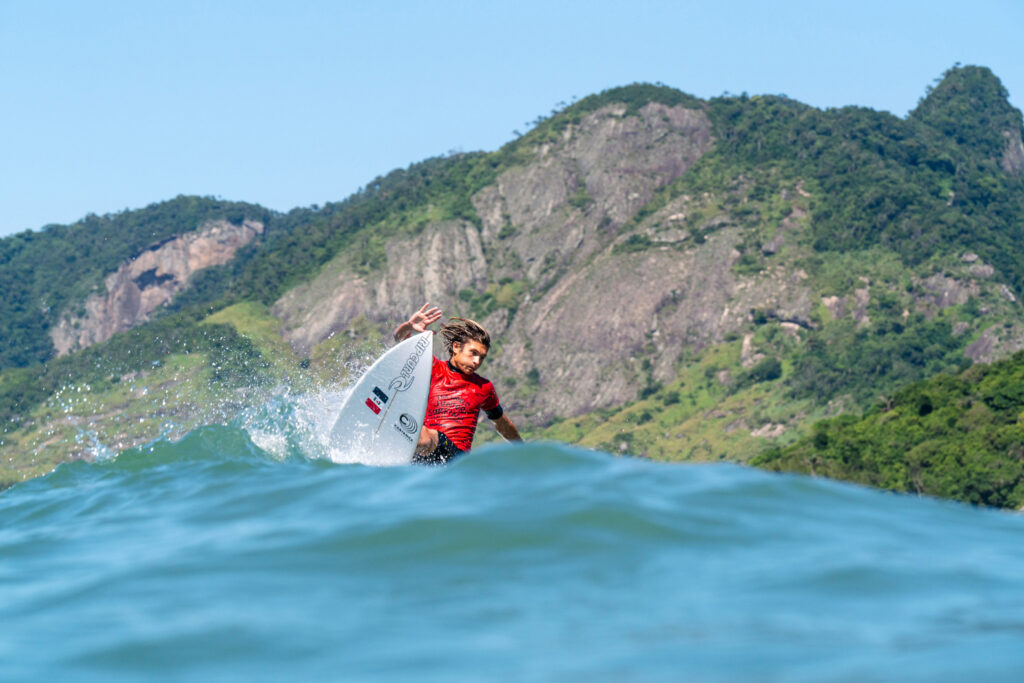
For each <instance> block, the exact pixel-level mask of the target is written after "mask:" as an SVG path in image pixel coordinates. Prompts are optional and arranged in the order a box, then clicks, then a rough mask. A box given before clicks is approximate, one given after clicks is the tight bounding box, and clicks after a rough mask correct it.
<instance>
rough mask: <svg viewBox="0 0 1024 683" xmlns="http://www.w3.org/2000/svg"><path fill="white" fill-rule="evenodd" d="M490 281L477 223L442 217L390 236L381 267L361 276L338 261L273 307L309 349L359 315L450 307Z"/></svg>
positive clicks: (393, 315)
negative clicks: (418, 230)
mask: <svg viewBox="0 0 1024 683" xmlns="http://www.w3.org/2000/svg"><path fill="white" fill-rule="evenodd" d="M486 283H487V261H486V259H485V258H484V254H483V248H482V245H481V242H480V233H479V231H478V230H477V228H476V226H474V225H473V224H472V223H469V222H466V221H443V222H440V223H434V224H431V225H430V226H428V227H427V228H426V229H424V230H423V232H421V233H420V234H419V235H417V236H415V237H406V238H396V239H395V240H393V241H391V242H390V243H389V244H388V246H387V265H386V267H385V268H384V269H383V270H382V271H381V272H379V273H377V274H374V275H372V276H360V275H356V274H355V273H354V272H352V271H351V270H350V269H348V268H346V267H344V266H342V265H340V263H339V262H334V263H332V264H329V265H328V266H327V267H326V268H325V269H324V270H323V271H321V273H320V275H319V276H318V277H316V278H315V279H314V280H312V281H311V282H309V283H306V284H303V285H300V286H299V287H297V288H295V289H293V290H291V291H289V292H287V293H286V294H285V295H284V296H283V297H281V299H280V300H278V301H277V302H276V303H275V304H274V307H273V309H272V311H273V313H274V315H276V316H277V317H278V318H280V319H281V320H282V322H283V323H284V327H283V336H284V338H285V339H286V340H287V341H288V342H289V343H290V344H291V345H292V347H293V348H294V349H295V350H296V351H297V352H298V353H300V354H303V355H305V354H308V353H309V351H310V349H311V348H312V347H313V346H314V345H315V344H317V343H318V342H320V341H322V340H324V339H326V338H328V337H330V336H331V335H332V334H334V333H335V332H339V331H341V330H344V329H345V328H346V327H348V325H349V323H350V322H351V321H352V320H353V319H355V318H356V317H358V316H361V315H362V316H366V317H367V318H368V319H370V320H372V321H375V322H381V323H388V322H391V321H395V322H397V321H398V320H399V319H405V318H406V317H408V315H409V313H410V312H412V311H414V310H416V309H417V308H419V307H420V306H421V305H423V302H424V301H430V302H433V303H435V304H437V305H440V306H443V307H445V308H447V309H448V310H451V308H452V306H453V304H454V303H455V302H456V301H458V295H459V292H460V291H462V290H465V289H469V290H472V291H478V290H482V289H483V288H484V287H485V286H486Z"/></svg>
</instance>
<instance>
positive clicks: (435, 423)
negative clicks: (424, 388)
mask: <svg viewBox="0 0 1024 683" xmlns="http://www.w3.org/2000/svg"><path fill="white" fill-rule="evenodd" d="M481 410H485V411H487V413H488V415H490V416H492V417H493V419H497V418H498V417H501V412H500V411H501V408H500V407H499V403H498V394H497V392H495V391H494V385H493V384H491V381H490V380H488V379H484V378H483V377H481V376H480V375H478V374H476V373H475V372H474V373H473V374H472V375H463V374H462V373H461V372H459V371H458V370H455V369H454V368H453V367H452V366H451V365H449V364H448V363H446V362H445V361H443V360H439V359H438V358H437V357H436V356H435V357H434V367H433V369H432V370H431V372H430V398H428V399H427V417H426V418H425V419H424V420H423V426H424V427H429V428H431V429H436V430H437V431H439V432H442V433H443V434H444V435H445V436H447V437H448V439H449V441H451V442H452V443H453V444H454V445H455V447H456V448H458V449H460V450H463V451H468V450H469V448H470V446H472V445H473V434H475V433H476V423H477V419H478V418H479V417H480V411H481ZM495 413H497V414H496V415H495Z"/></svg>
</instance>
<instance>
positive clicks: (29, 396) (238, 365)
mask: <svg viewBox="0 0 1024 683" xmlns="http://www.w3.org/2000/svg"><path fill="white" fill-rule="evenodd" d="M173 353H183V354H203V355H204V357H205V359H206V365H207V367H208V369H209V373H210V379H211V380H213V381H215V382H217V383H219V384H220V385H222V386H223V387H225V388H231V387H232V386H239V385H246V386H251V385H252V384H253V383H254V382H258V381H259V377H260V372H261V371H262V370H263V369H265V368H266V367H267V365H268V364H267V361H266V360H265V359H264V358H263V357H262V354H261V353H260V351H259V349H257V348H256V347H255V346H254V345H253V343H252V342H251V341H250V340H249V339H248V338H247V337H245V336H243V335H241V334H239V333H238V332H237V331H236V330H235V328H234V327H232V326H230V325H210V324H200V323H199V322H198V321H197V320H195V319H194V318H192V317H190V316H188V315H182V314H179V315H174V316H168V317H165V318H162V319H160V320H156V321H154V322H151V323H149V324H147V325H143V326H141V327H137V328H135V329H133V330H129V331H127V332H122V333H120V334H117V335H114V337H112V338H111V339H110V340H108V341H106V342H104V343H102V344H96V345H94V346H90V347H89V348H87V349H84V350H82V351H79V352H78V353H75V354H72V355H69V356H64V357H62V358H56V359H53V360H51V361H50V362H48V363H42V364H39V363H37V364H34V365H31V366H28V367H25V368H11V369H8V370H6V371H4V372H3V373H2V374H0V430H2V431H3V432H4V433H6V432H8V431H12V430H14V429H17V428H18V427H20V426H22V425H23V424H24V422H25V420H26V418H27V417H28V415H29V414H30V413H31V411H32V409H33V408H35V407H36V406H37V405H39V404H40V403H42V402H44V401H45V400H46V399H47V398H49V397H50V396H52V395H53V394H54V393H55V392H56V391H58V390H59V389H61V388H62V387H68V386H75V385H77V384H85V385H88V386H89V387H90V388H92V389H95V390H101V389H103V388H104V387H106V386H110V385H112V384H117V383H118V382H120V381H121V378H122V377H123V376H125V375H127V374H129V373H136V372H139V371H142V370H148V369H150V368H152V367H153V365H154V364H159V363H160V362H161V361H162V359H163V358H165V357H167V356H169V355H170V354H173Z"/></svg>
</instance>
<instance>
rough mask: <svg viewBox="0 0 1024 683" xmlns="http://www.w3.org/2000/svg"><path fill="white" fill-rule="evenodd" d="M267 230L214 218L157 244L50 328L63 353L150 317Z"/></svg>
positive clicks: (257, 224)
mask: <svg viewBox="0 0 1024 683" xmlns="http://www.w3.org/2000/svg"><path fill="white" fill-rule="evenodd" d="M262 232H263V223H261V222H259V221H250V220H246V221H243V222H242V223H241V224H240V225H235V224H232V223H229V222H227V221H212V222H209V223H206V224H204V225H203V226H201V227H200V228H199V229H198V230H196V231H195V232H190V233H187V234H184V235H181V236H179V237H175V238H173V239H171V240H167V241H164V242H161V243H160V244H154V245H153V246H151V247H149V248H148V249H146V250H145V251H144V252H142V253H141V254H139V255H138V256H136V257H135V258H133V259H132V260H130V261H127V262H126V263H124V264H122V265H121V267H120V268H118V269H117V270H116V271H115V272H113V273H111V274H110V275H108V276H107V277H106V280H105V282H104V284H105V289H106V292H105V293H104V294H95V295H93V296H90V297H89V298H88V299H86V301H85V303H84V305H83V311H82V312H81V313H79V314H73V313H71V312H66V313H65V314H64V315H63V316H61V318H60V322H59V323H58V324H57V325H55V326H54V327H53V329H51V331H50V338H51V339H52V340H53V346H54V348H55V349H57V353H58V355H61V356H63V355H65V354H67V353H71V352H72V351H76V350H78V349H82V348H85V347H87V346H89V345H91V344H96V343H98V342H102V341H106V340H107V339H110V337H112V336H113V335H114V334H116V333H118V332H123V331H125V330H129V329H131V328H133V327H135V326H137V325H140V324H142V323H144V322H146V321H147V320H148V319H149V315H150V314H151V313H152V312H153V311H154V310H156V309H157V308H158V307H159V306H162V305H164V304H166V303H168V302H169V301H171V299H173V298H174V296H175V294H177V293H178V292H180V291H181V290H182V289H184V288H185V287H186V286H187V285H188V278H189V276H190V275H192V273H194V272H196V271H197V270H202V269H203V268H208V267H210V266H216V265H223V264H225V263H227V262H228V261H230V260H231V259H232V258H233V257H234V255H235V252H236V251H238V249H239V248H240V247H242V246H244V245H246V244H248V243H249V242H250V241H252V239H253V238H254V237H255V236H256V235H259V234H262Z"/></svg>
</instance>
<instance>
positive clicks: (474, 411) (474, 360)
mask: <svg viewBox="0 0 1024 683" xmlns="http://www.w3.org/2000/svg"><path fill="white" fill-rule="evenodd" d="M440 319H441V309H439V308H437V307H430V304H429V303H427V304H423V306H422V307H421V308H420V310H418V311H416V312H415V313H413V314H412V316H411V317H410V318H409V319H408V320H407V321H405V322H404V323H402V324H401V325H399V326H398V327H397V328H395V341H402V340H403V339H408V338H409V337H410V336H411V335H412V333H413V332H425V331H426V330H427V328H428V327H429V326H431V325H433V324H434V323H436V322H437V321H438V320H440ZM441 336H442V337H444V348H445V350H446V351H447V352H448V360H447V361H442V360H440V359H438V358H436V357H435V358H434V359H433V362H434V366H433V369H432V370H431V373H430V397H429V398H428V399H427V415H426V417H425V418H424V420H423V429H421V430H420V438H419V441H418V442H417V444H416V455H415V456H413V462H417V463H423V464H431V465H435V464H436V465H439V464H443V463H446V462H448V461H449V460H451V459H452V458H455V457H457V456H459V455H462V454H463V453H465V452H466V451H468V450H469V449H470V446H472V445H473V435H474V434H475V433H476V424H477V420H478V419H479V415H480V411H481V410H483V411H484V413H485V414H486V415H487V417H488V418H490V419H491V420H493V421H494V427H495V429H497V430H498V433H499V434H501V435H502V436H503V437H505V438H506V439H508V440H509V441H522V437H520V436H519V430H517V429H516V426H515V425H514V424H512V420H510V419H508V416H507V415H505V413H504V411H503V410H502V407H501V404H500V403H499V402H498V394H497V392H495V390H494V385H493V384H491V381H490V380H488V379H484V378H483V377H481V376H480V375H478V374H476V371H477V370H479V369H480V365H481V364H483V362H484V359H485V358H486V357H487V352H488V351H489V350H490V347H491V336H490V335H489V334H488V333H487V330H485V329H484V328H483V327H481V326H480V325H479V324H478V323H476V322H473V321H472V320H467V319H466V318H449V319H448V322H447V323H445V324H444V325H442V326H441Z"/></svg>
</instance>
